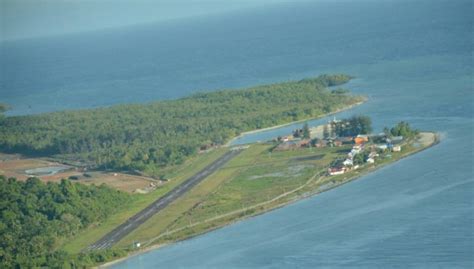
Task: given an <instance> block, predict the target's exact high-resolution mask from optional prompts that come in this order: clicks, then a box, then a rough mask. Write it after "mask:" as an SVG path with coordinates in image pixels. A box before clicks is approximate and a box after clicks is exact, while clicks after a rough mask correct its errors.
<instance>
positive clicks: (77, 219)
mask: <svg viewBox="0 0 474 269" xmlns="http://www.w3.org/2000/svg"><path fill="white" fill-rule="evenodd" d="M350 79H351V77H350V76H347V75H322V76H319V77H316V78H310V79H303V80H299V81H290V82H284V83H277V84H271V85H262V86H257V87H252V88H248V89H243V90H223V91H217V92H209V93H198V94H195V95H193V96H190V97H186V98H182V99H178V100H170V101H159V102H154V103H150V104H134V105H117V106H112V107H108V108H100V109H92V110H79V111H62V112H55V113H47V114H40V115H29V116H16V117H1V118H0V121H1V124H0V137H1V139H0V151H1V152H2V154H1V155H0V160H1V161H0V174H4V175H5V176H0V184H1V190H0V191H1V192H2V201H1V202H2V203H1V204H0V207H1V209H2V212H3V213H2V216H1V219H0V230H1V231H2V233H1V235H0V242H1V243H0V244H1V245H2V249H3V250H4V251H3V252H2V253H0V263H1V264H3V265H5V267H41V266H46V265H47V266H49V267H50V268H82V267H86V268H87V267H91V266H96V265H98V264H103V263H105V262H107V261H111V260H117V259H119V258H121V257H126V256H127V255H133V254H135V253H141V252H143V251H147V250H150V249H153V248H156V247H159V246H162V245H165V244H169V243H173V242H176V241H179V240H184V239H187V238H190V237H192V236H196V235H199V234H202V233H205V232H208V231H210V230H213V229H217V228H219V227H223V226H225V225H228V224H230V223H233V222H235V221H239V220H242V219H245V218H248V217H251V216H255V215H258V214H262V213H264V212H267V211H269V210H273V209H275V208H278V207H281V206H284V205H286V204H288V203H292V202H294V201H297V200H300V199H302V198H305V197H308V196H311V195H315V194H317V193H320V192H322V191H326V190H329V189H331V188H334V187H336V186H339V185H341V184H344V183H346V182H349V181H351V180H353V179H355V178H358V177H360V176H361V175H364V174H366V173H369V172H370V171H373V170H375V169H378V168H380V167H382V166H384V165H387V164H389V163H393V162H395V161H397V160H400V159H401V158H404V157H406V156H408V155H410V154H414V153H416V152H418V151H421V150H424V149H426V148H428V147H430V146H432V145H435V144H436V143H437V142H438V137H437V135H436V134H434V133H431V132H420V131H418V130H415V129H413V128H412V127H411V126H410V125H409V124H408V123H406V122H400V123H398V124H397V125H395V126H393V127H391V128H388V127H387V128H384V130H383V131H381V132H379V133H375V132H374V131H373V130H372V124H371V118H370V117H368V116H362V115H356V116H353V117H351V118H347V119H340V120H337V119H335V118H334V119H333V120H331V121H329V122H328V123H327V124H323V125H320V126H309V125H308V124H307V123H304V121H305V120H308V119H312V118H317V117H322V116H324V115H328V114H330V113H334V112H337V111H340V110H343V109H347V108H350V107H352V106H354V105H357V104H360V103H362V102H364V101H365V100H366V98H365V97H363V96H354V95H351V94H350V93H349V92H348V91H347V90H344V89H341V88H338V86H339V85H341V84H344V83H346V82H347V81H349V80H350ZM291 122H293V123H294V122H301V124H302V126H301V128H298V129H296V130H294V131H293V132H292V133H289V134H287V135H285V136H279V137H275V138H273V139H270V140H268V141H262V142H259V143H252V144H246V145H235V146H231V145H230V144H229V141H231V140H232V139H233V138H235V137H237V136H239V135H241V134H242V133H244V132H249V131H252V130H257V131H258V130H262V129H265V128H270V127H272V126H279V125H282V124H288V123H291ZM15 178H16V179H15ZM45 182H47V183H45ZM110 235H113V236H110Z"/></svg>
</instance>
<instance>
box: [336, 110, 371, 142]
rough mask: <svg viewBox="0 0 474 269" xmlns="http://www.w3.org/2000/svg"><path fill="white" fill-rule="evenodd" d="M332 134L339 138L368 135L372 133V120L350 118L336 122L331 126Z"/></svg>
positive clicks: (365, 117)
mask: <svg viewBox="0 0 474 269" xmlns="http://www.w3.org/2000/svg"><path fill="white" fill-rule="evenodd" d="M331 127H332V128H331V129H332V130H333V131H334V134H335V135H337V136H339V137H344V136H356V135H360V134H370V133H371V132H372V120H371V119H370V117H368V116H362V115H360V116H352V117H350V118H348V119H343V120H340V121H337V122H332V126H331Z"/></svg>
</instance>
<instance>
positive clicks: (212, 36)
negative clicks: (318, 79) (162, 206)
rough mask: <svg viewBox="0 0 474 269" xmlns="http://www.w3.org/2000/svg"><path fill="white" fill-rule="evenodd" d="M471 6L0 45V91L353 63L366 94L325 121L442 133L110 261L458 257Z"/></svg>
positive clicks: (211, 264) (425, 262) (430, 260)
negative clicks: (335, 178) (362, 121)
mask: <svg viewBox="0 0 474 269" xmlns="http://www.w3.org/2000/svg"><path fill="white" fill-rule="evenodd" d="M472 11H473V9H472V3H471V1H443V0H435V1H355V2H344V1H337V2H326V1H322V2H315V3H311V2H303V3H298V4H285V5H280V6H270V7H268V8H267V9H265V10H257V9H256V10H253V11H248V12H246V13H245V14H244V13H235V14H232V16H231V15H226V16H221V17H219V16H217V17H210V18H201V19H195V20H194V21H185V22H181V23H175V24H169V25H165V26H160V27H158V26H156V27H155V26H153V25H149V26H146V27H135V28H128V29H122V30H116V31H109V32H97V33H93V34H87V35H86V34H84V35H71V36H68V37H64V38H62V39H53V38H50V39H37V40H31V41H28V42H27V41H23V42H9V43H3V44H2V45H1V46H2V55H1V58H0V59H1V61H2V65H3V63H7V65H5V66H8V67H9V68H6V69H2V77H1V78H0V79H1V80H0V82H1V84H0V94H1V99H2V101H4V102H8V103H10V104H12V105H13V106H14V109H13V110H12V111H11V112H10V113H11V114H25V113H37V112H43V111H54V110H59V109H77V108H84V107H95V106H104V105H110V104H114V103H123V102H147V101H150V100H155V99H164V98H176V97H179V96H184V95H187V94H189V93H191V92H194V91H197V90H201V89H209V90H212V89H217V88H235V87H241V86H247V85H254V84H259V83H266V82H272V81H282V80H288V79H299V78H302V77H305V76H310V75H315V74H320V73H329V72H345V73H348V74H351V75H354V76H356V77H357V79H355V80H353V81H352V82H351V83H349V84H348V86H347V87H349V88H350V89H352V90H353V92H355V93H362V94H366V95H367V96H368V97H369V101H368V102H367V103H365V104H363V105H361V106H359V107H356V108H354V109H352V110H350V111H346V112H343V113H340V114H338V115H337V117H344V116H348V115H352V114H359V113H361V114H367V115H369V116H371V117H372V118H373V121H374V125H375V128H376V129H377V130H381V129H382V128H383V126H389V125H393V124H394V123H396V122H398V121H401V120H405V121H409V122H410V123H411V124H413V125H414V126H415V127H417V128H419V129H423V130H432V131H437V132H440V134H441V136H442V142H441V143H440V144H439V145H437V146H435V147H433V148H430V149H428V150H426V151H423V152H421V153H419V154H416V155H413V156H411V157H408V158H406V159H403V160H401V161H400V162H397V163H396V164H393V165H391V166H389V167H385V168H383V169H380V170H379V171H376V172H375V173H372V174H370V175H367V176H365V177H363V178H360V179H359V180H357V181H354V182H351V183H349V184H346V185H344V186H342V187H339V188H336V189H334V190H331V191H328V192H325V193H323V194H321V195H318V196H315V197H311V198H308V199H306V200H303V201H300V202H297V203H295V204H293V205H290V206H287V207H285V208H282V209H279V210H275V211H273V212H270V213H268V214H264V215H261V216H258V217H255V218H252V219H249V220H245V221H242V222H239V223H237V224H234V225H231V226H228V227H225V228H223V229H220V230H217V231H214V232H211V233H208V234H206V235H203V236H199V237H196V238H193V239H191V240H187V241H184V242H181V243H178V244H175V245H170V246H167V247H164V248H162V249H159V250H155V251H152V252H149V253H146V254H143V255H139V256H135V257H132V258H130V259H128V260H126V261H124V262H122V263H119V264H116V265H114V266H113V268H320V267H323V268H338V267H344V268H345V267H355V268H472V267H474V262H473V258H472V257H473V256H474V238H473V229H474V228H473V227H474V223H473V216H474V215H473V214H474V210H473V209H474V208H473V202H474V201H473V197H474V196H473V194H474V186H473V182H474V177H473V168H472V167H473V164H474V162H473V157H474V153H473V142H472V141H473V135H474V133H473V129H474V122H473V104H474V100H473V99H474V97H473V74H474V72H473V50H472V48H473V39H472V36H473V35H472V34H473V21H472V16H471V13H472ZM125 41H127V42H125ZM23 74H24V75H23ZM326 120H327V119H321V120H316V121H312V123H313V124H316V123H318V122H323V121H326ZM300 125H301V124H298V125H295V126H288V127H285V128H281V129H276V130H271V131H267V132H262V133H257V134H253V135H248V136H246V137H244V138H242V139H240V140H238V141H237V143H248V142H252V141H257V140H265V139H268V138H272V137H275V136H277V135H279V134H286V133H288V132H289V131H291V130H292V129H294V128H295V127H296V126H298V127H299V126H300Z"/></svg>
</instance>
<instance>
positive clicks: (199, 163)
mask: <svg viewBox="0 0 474 269" xmlns="http://www.w3.org/2000/svg"><path fill="white" fill-rule="evenodd" d="M226 151H227V149H216V150H213V151H211V152H209V153H205V154H201V155H199V156H196V157H195V158H193V159H190V160H189V161H187V162H186V163H184V164H183V165H181V166H179V167H176V168H175V169H174V170H173V171H169V175H168V178H169V179H170V181H169V182H167V183H166V184H163V185H161V186H159V187H158V188H157V189H156V190H154V191H151V192H150V193H147V194H143V195H133V196H132V197H133V198H132V201H131V202H130V203H128V204H126V205H124V206H123V209H122V210H121V211H120V212H118V213H116V214H114V215H112V216H110V217H109V218H108V219H107V220H106V221H105V222H103V223H101V224H100V225H95V226H91V227H89V228H88V229H86V230H84V231H82V232H81V233H79V234H78V235H77V236H76V237H75V238H74V239H72V240H69V241H68V242H65V243H64V244H63V245H62V247H61V248H62V249H63V250H65V251H67V252H69V253H79V252H80V251H81V250H83V249H85V248H86V247H88V246H89V245H91V244H93V243H94V242H96V241H97V240H98V239H99V238H102V237H103V236H104V235H105V234H107V233H109V232H110V231H112V230H113V229H114V228H115V227H117V226H119V225H120V224H122V223H124V222H125V221H126V220H127V219H129V218H130V217H131V216H133V215H135V214H136V213H138V212H139V211H140V210H142V209H144V208H145V207H147V206H148V205H149V204H151V203H152V202H153V201H155V200H156V199H158V198H160V197H162V196H163V195H165V194H166V193H168V192H169V191H171V190H172V189H174V188H175V187H176V186H177V185H179V184H181V183H182V182H183V181H184V180H186V179H187V178H189V177H191V176H192V175H194V174H196V173H197V172H198V171H200V170H201V169H203V168H204V167H206V166H207V165H209V164H210V163H212V162H213V161H215V160H216V159H218V158H219V157H220V156H222V154H224V153H225V152H226Z"/></svg>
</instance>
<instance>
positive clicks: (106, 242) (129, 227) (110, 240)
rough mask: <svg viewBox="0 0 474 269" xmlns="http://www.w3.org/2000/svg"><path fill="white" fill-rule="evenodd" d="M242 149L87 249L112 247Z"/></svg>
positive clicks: (187, 181)
mask: <svg viewBox="0 0 474 269" xmlns="http://www.w3.org/2000/svg"><path fill="white" fill-rule="evenodd" d="M241 151H242V150H231V151H229V152H227V153H225V154H224V155H223V156H222V157H220V158H219V159H217V160H216V161H214V162H213V163H211V164H210V165H208V166H207V167H205V168H204V169H203V170H201V171H200V172H199V173H197V174H195V175H194V176H192V177H190V178H189V179H187V180H186V181H184V182H183V183H181V185H179V186H177V187H176V188H174V189H173V190H171V191H170V192H168V193H167V194H166V195H164V196H163V197H161V198H159V199H158V200H156V201H155V202H153V203H152V204H150V205H149V206H148V207H146V208H145V209H143V210H142V211H140V212H138V213H137V214H136V215H134V216H133V217H131V218H129V219H128V220H127V221H126V222H124V223H122V224H120V225H119V226H118V227H116V228H115V229H114V230H112V231H111V232H109V233H108V234H106V235H105V236H104V237H102V238H101V239H100V240H99V241H97V242H95V243H94V244H92V245H90V246H89V247H88V248H87V250H95V249H106V248H110V247H111V246H112V245H114V244H115V243H117V242H118V241H120V240H121V239H122V238H124V237H125V236H126V235H127V234H129V233H131V232H132V231H133V230H135V229H136V228H137V227H138V226H140V224H142V223H144V222H145V221H146V220H148V219H149V218H150V217H152V216H153V215H154V214H156V213H158V212H159V211H160V210H162V209H163V208H165V207H166V206H167V205H169V204H170V203H171V202H173V201H174V200H176V199H178V198H179V197H180V196H181V195H183V194H185V193H186V192H187V191H189V190H190V189H192V188H193V187H194V186H196V185H197V184H198V183H199V182H201V181H202V180H204V179H205V178H206V177H207V176H209V175H210V174H212V173H214V172H215V171H216V170H217V169H219V168H220V167H222V166H223V165H224V164H226V163H227V162H228V161H230V160H231V159H232V158H234V157H235V156H236V155H237V154H239V153H240V152H241Z"/></svg>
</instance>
